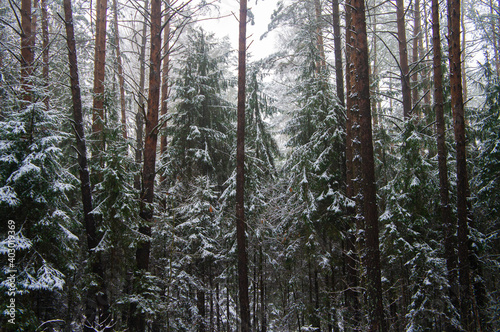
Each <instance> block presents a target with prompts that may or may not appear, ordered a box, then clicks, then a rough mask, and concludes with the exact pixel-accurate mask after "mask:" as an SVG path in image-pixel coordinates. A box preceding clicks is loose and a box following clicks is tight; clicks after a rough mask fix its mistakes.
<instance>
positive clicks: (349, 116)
mask: <svg viewBox="0 0 500 332" xmlns="http://www.w3.org/2000/svg"><path fill="white" fill-rule="evenodd" d="M351 2H352V1H351V0H349V1H346V4H345V13H346V18H345V20H346V51H345V52H346V88H347V89H346V97H347V98H346V196H347V198H349V199H350V200H352V201H354V200H356V196H357V187H358V186H357V185H356V183H357V181H356V180H355V179H356V178H357V176H358V173H359V167H357V165H358V164H359V158H356V159H355V158H354V156H355V153H356V152H355V151H358V152H359V144H355V142H356V141H359V139H358V134H359V131H358V130H357V124H358V117H357V115H358V112H355V111H354V110H353V102H354V100H353V98H352V97H353V96H354V95H353V92H354V84H355V80H354V78H355V72H354V65H353V58H352V54H353V51H354V48H353V47H354V34H353V22H352V3H351ZM357 206H359V205H357ZM346 213H347V215H348V216H349V217H350V219H351V222H350V225H349V226H348V229H347V230H346V232H347V234H346V237H347V242H346V243H348V244H349V245H348V246H347V248H346V250H345V255H344V260H345V264H346V278H347V290H346V292H345V297H346V305H347V307H348V308H349V312H350V313H351V315H352V316H351V317H349V318H351V320H352V324H353V326H354V327H355V326H357V325H358V324H359V323H360V315H359V313H360V312H359V302H358V292H357V288H358V275H357V269H356V261H357V257H356V256H357V250H356V246H355V243H356V236H355V235H354V234H355V233H356V232H355V229H356V227H357V226H358V225H357V224H356V217H355V215H356V207H355V206H354V205H352V204H348V205H347V211H346ZM349 241H351V242H350V243H349ZM351 245H352V246H351Z"/></svg>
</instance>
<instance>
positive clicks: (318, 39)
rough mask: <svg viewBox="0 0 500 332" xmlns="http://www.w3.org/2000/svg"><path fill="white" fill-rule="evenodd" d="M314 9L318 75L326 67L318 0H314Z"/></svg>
mask: <svg viewBox="0 0 500 332" xmlns="http://www.w3.org/2000/svg"><path fill="white" fill-rule="evenodd" d="M314 9H315V14H316V44H317V47H318V61H317V64H316V73H317V74H318V75H319V74H322V73H324V72H325V69H326V60H325V45H324V42H323V33H322V32H321V26H322V22H321V21H322V18H321V2H320V0H314Z"/></svg>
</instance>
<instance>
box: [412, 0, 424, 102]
mask: <svg viewBox="0 0 500 332" xmlns="http://www.w3.org/2000/svg"><path fill="white" fill-rule="evenodd" d="M413 13H414V17H413V19H414V26H413V49H412V52H413V54H412V62H413V74H412V82H413V96H412V98H413V105H414V107H415V105H417V103H418V100H419V98H420V97H419V88H418V70H417V68H416V67H417V63H418V61H419V60H420V56H421V54H422V51H421V48H422V28H421V18H420V0H415V8H414V10H413Z"/></svg>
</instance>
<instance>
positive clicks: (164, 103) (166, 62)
mask: <svg viewBox="0 0 500 332" xmlns="http://www.w3.org/2000/svg"><path fill="white" fill-rule="evenodd" d="M166 3H167V9H166V12H167V15H166V22H165V27H164V29H165V30H164V31H163V43H164V46H163V48H164V49H165V51H164V52H165V53H164V56H163V69H162V73H163V76H162V82H161V116H162V117H166V116H167V113H168V97H169V89H168V75H169V70H170V68H169V67H170V18H171V14H170V0H167V2H166ZM166 128H167V121H166V119H163V124H162V130H163V132H162V135H161V139H160V153H161V154H162V155H163V154H164V153H165V152H166V150H167V136H168V135H167V132H166V130H167V129H166ZM164 180H165V178H164V176H163V175H162V176H161V181H160V182H163V181H164Z"/></svg>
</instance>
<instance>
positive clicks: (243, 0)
mask: <svg viewBox="0 0 500 332" xmlns="http://www.w3.org/2000/svg"><path fill="white" fill-rule="evenodd" d="M239 23H240V24H239V50H238V125H237V129H236V130H237V131H236V136H237V142H236V240H237V247H238V287H239V303H240V320H241V332H249V331H250V303H249V298H248V258H247V249H246V234H245V231H246V223H245V193H244V190H245V173H244V170H245V84H246V38H247V37H246V31H247V0H240V22H239Z"/></svg>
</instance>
